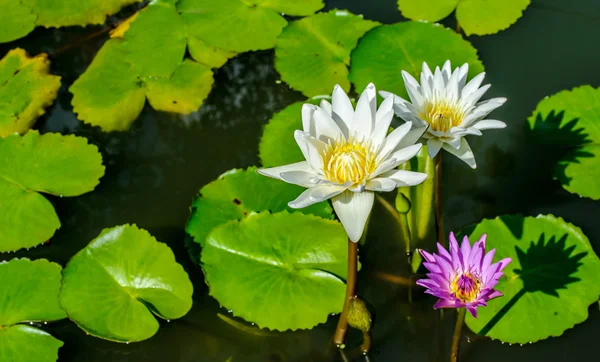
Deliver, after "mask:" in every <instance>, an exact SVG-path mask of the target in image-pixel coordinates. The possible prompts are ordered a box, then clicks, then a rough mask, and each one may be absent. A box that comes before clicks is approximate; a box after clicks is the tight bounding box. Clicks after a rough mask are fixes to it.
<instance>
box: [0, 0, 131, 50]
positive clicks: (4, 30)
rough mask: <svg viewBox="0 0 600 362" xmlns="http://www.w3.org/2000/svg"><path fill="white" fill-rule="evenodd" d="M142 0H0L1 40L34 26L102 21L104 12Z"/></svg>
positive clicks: (97, 22) (3, 40) (10, 39)
mask: <svg viewBox="0 0 600 362" xmlns="http://www.w3.org/2000/svg"><path fill="white" fill-rule="evenodd" d="M139 1H141V0H61V1H54V0H18V1H17V0H0V9H2V13H0V43H3V42H9V41H12V40H15V39H18V38H21V37H23V36H25V35H27V34H29V32H31V31H32V30H33V28H34V27H35V26H44V27H46V28H49V27H61V26H72V25H88V24H103V23H104V21H105V20H106V16H107V15H111V14H114V13H116V12H118V11H119V10H120V9H121V8H122V7H123V6H125V5H129V4H133V3H135V2H139Z"/></svg>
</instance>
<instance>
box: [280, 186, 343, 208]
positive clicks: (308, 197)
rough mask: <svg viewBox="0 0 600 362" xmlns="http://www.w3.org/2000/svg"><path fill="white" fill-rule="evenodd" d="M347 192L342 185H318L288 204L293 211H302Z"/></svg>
mask: <svg viewBox="0 0 600 362" xmlns="http://www.w3.org/2000/svg"><path fill="white" fill-rule="evenodd" d="M345 190H346V186H342V185H318V186H314V187H311V188H309V189H307V190H306V191H304V192H303V193H301V194H300V196H298V197H297V198H296V200H294V201H290V202H289V203H288V205H289V207H291V208H292V209H301V208H303V207H307V206H310V205H312V204H316V203H317V202H321V201H325V200H327V199H330V198H332V197H334V196H336V195H339V194H340V193H342V192H344V191H345Z"/></svg>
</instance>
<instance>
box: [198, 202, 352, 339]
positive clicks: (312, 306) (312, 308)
mask: <svg viewBox="0 0 600 362" xmlns="http://www.w3.org/2000/svg"><path fill="white" fill-rule="evenodd" d="M346 239H347V236H346V233H345V231H344V228H343V227H342V226H341V224H340V223H338V222H336V221H333V220H326V219H323V218H320V217H317V216H313V215H304V214H301V213H291V214H290V213H288V212H286V211H283V212H280V213H277V214H271V213H269V212H263V213H260V214H252V215H250V216H248V217H247V218H246V219H244V220H242V221H240V222H238V221H230V222H228V223H226V224H222V225H221V226H218V227H217V228H215V229H213V231H212V232H211V233H210V234H209V236H208V238H207V239H206V241H205V243H204V245H203V249H202V255H201V261H202V269H203V270H204V273H205V274H206V282H207V284H208V285H209V288H210V295H212V296H213V297H215V298H216V299H217V300H218V301H219V303H220V304H221V305H223V306H224V307H225V308H227V309H230V310H232V311H233V314H234V315H236V316H239V317H242V318H244V319H245V320H247V321H249V322H254V323H256V324H257V325H258V326H259V327H261V328H269V329H273V330H279V331H284V330H288V329H291V330H296V329H308V328H312V327H314V326H315V325H317V324H319V323H323V322H325V321H326V320H327V316H328V315H329V314H330V313H337V312H340V311H341V309H342V306H343V304H344V296H345V289H346V288H345V284H344V282H343V281H342V280H341V279H340V278H346V267H347V257H348V253H347V247H346V245H347V241H346Z"/></svg>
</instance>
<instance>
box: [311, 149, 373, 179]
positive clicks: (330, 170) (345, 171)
mask: <svg viewBox="0 0 600 362" xmlns="http://www.w3.org/2000/svg"><path fill="white" fill-rule="evenodd" d="M321 157H322V158H323V173H324V176H325V177H326V178H327V179H328V180H330V181H333V182H335V183H338V184H344V183H346V182H348V181H351V182H352V184H363V183H365V182H366V181H367V178H368V177H369V175H371V174H372V173H373V171H375V169H376V162H375V153H374V152H373V150H372V148H371V144H370V143H369V142H359V141H358V140H356V139H355V138H350V139H348V140H347V139H345V138H342V139H340V140H336V141H333V142H329V144H328V145H327V147H326V148H325V150H324V151H323V153H322V154H321Z"/></svg>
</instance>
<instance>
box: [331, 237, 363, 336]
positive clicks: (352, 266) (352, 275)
mask: <svg viewBox="0 0 600 362" xmlns="http://www.w3.org/2000/svg"><path fill="white" fill-rule="evenodd" d="M357 260H358V244H357V243H354V242H352V240H350V239H348V280H347V281H346V299H345V300H344V309H343V310H342V314H341V315H340V320H339V321H338V325H337V328H336V329H335V334H334V335H333V343H334V344H335V345H336V346H342V345H343V344H344V340H345V339H346V333H347V332H348V320H347V318H348V306H349V305H350V298H352V297H354V296H355V294H356V268H357Z"/></svg>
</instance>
